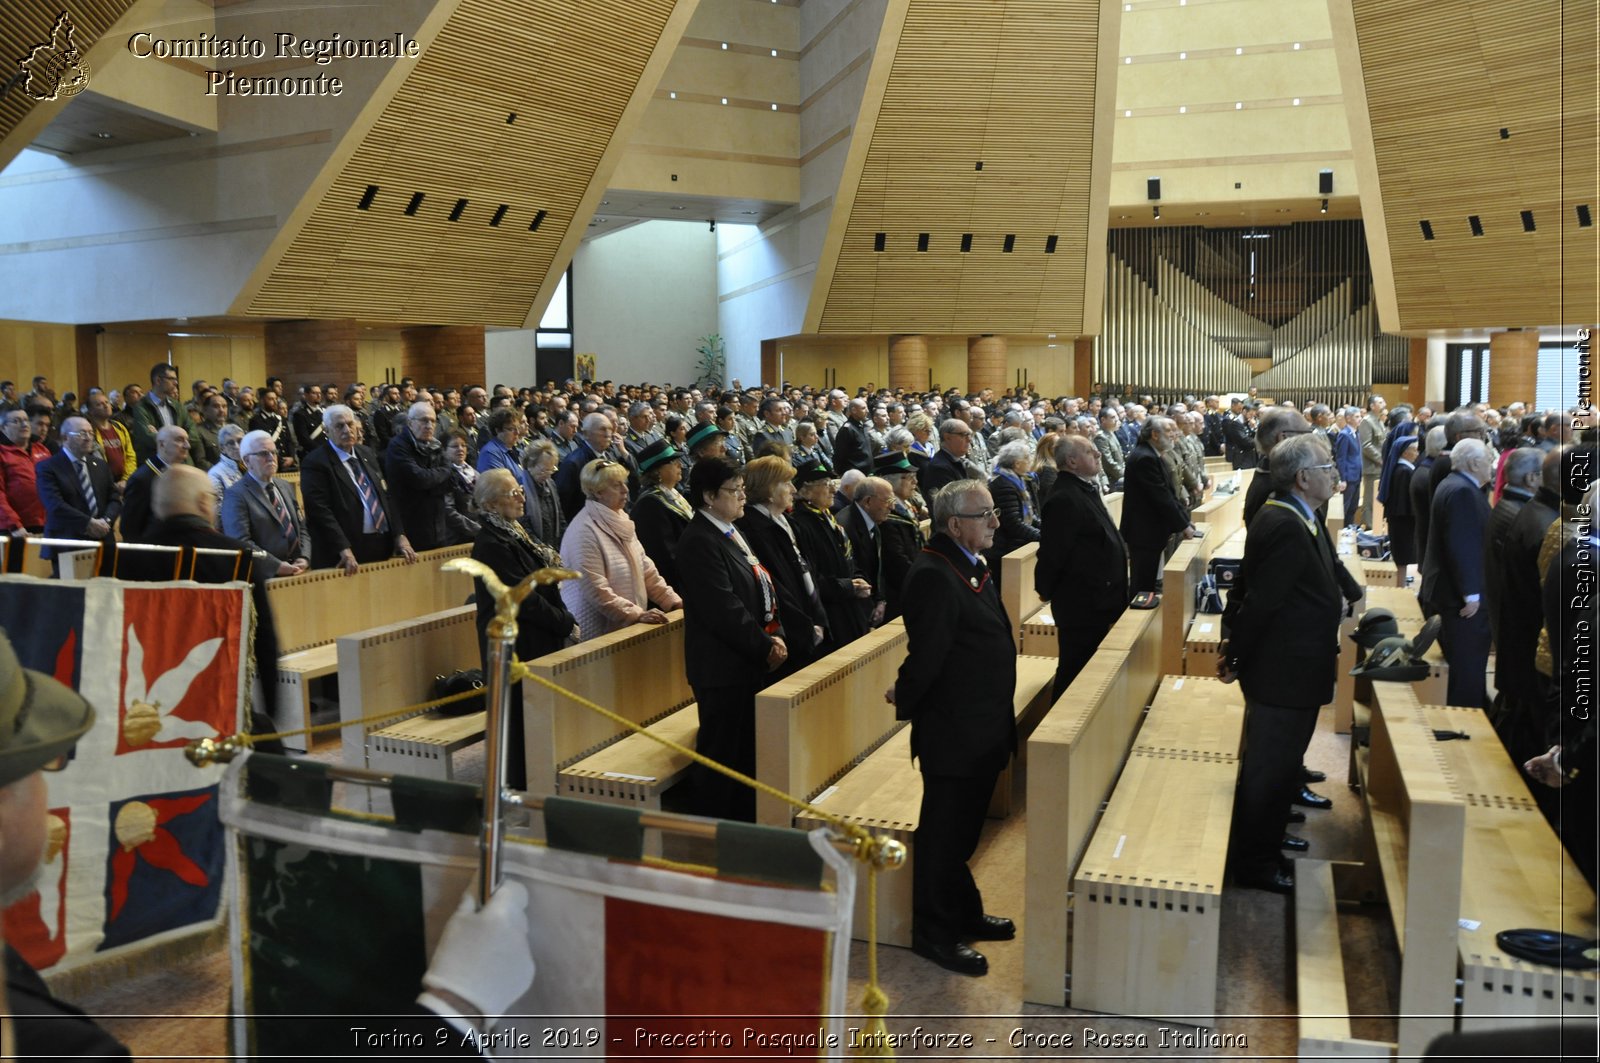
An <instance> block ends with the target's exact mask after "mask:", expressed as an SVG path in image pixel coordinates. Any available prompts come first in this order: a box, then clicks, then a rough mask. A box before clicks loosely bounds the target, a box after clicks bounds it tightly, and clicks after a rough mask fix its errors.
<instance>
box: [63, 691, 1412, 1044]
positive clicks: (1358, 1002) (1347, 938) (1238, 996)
mask: <svg viewBox="0 0 1600 1063" xmlns="http://www.w3.org/2000/svg"><path fill="white" fill-rule="evenodd" d="M1331 722H1332V716H1331V711H1330V710H1325V711H1324V713H1323V718H1322V721H1321V724H1322V727H1321V729H1320V730H1319V731H1318V733H1317V735H1316V737H1315V739H1314V740H1313V743H1312V747H1311V750H1310V752H1309V754H1308V756H1307V761H1308V763H1310V764H1311V765H1312V766H1313V767H1317V768H1320V769H1322V770H1323V771H1325V772H1327V774H1328V781H1327V782H1326V783H1324V784H1322V785H1321V786H1320V787H1319V789H1320V790H1321V791H1322V792H1324V793H1326V794H1328V795H1329V796H1331V797H1332V798H1333V799H1334V807H1333V809H1332V810H1330V811H1327V812H1316V811H1311V812H1309V813H1308V818H1309V822H1307V823H1306V824H1305V825H1304V828H1303V830H1302V833H1303V834H1304V836H1305V837H1306V838H1308V839H1310V840H1311V842H1312V848H1311V852H1310V855H1313V856H1316V857H1318V858H1323V859H1356V858H1357V857H1358V851H1359V850H1358V843H1359V837H1360V830H1361V819H1360V811H1359V805H1360V798H1359V797H1358V796H1357V795H1355V794H1354V793H1352V792H1351V791H1350V790H1349V789H1348V788H1347V787H1346V786H1345V785H1344V779H1345V771H1346V767H1345V766H1346V763H1347V760H1348V739H1347V738H1346V737H1343V736H1339V735H1335V734H1333V733H1332V732H1331V730H1330V729H1329V728H1330V725H1331ZM324 748H325V749H326V750H327V752H326V753H319V754H318V755H319V756H326V757H327V758H328V759H334V758H336V757H337V746H336V745H335V746H332V747H324ZM480 748H481V747H480ZM457 770H458V774H459V775H460V776H461V777H463V778H466V779H473V778H479V779H481V777H482V757H481V753H479V754H477V755H476V756H474V755H473V754H472V753H471V752H470V751H469V752H467V753H466V754H465V755H463V756H461V757H460V758H459V759H458V762H457ZM1018 774H1019V779H1018V804H1017V807H1016V809H1015V810H1014V811H1013V814H1012V816H1011V817H1010V818H1009V819H1007V820H1004V821H990V823H989V826H988V828H987V830H986V831H985V835H984V839H983V843H982V847H981V849H980V851H979V853H978V857H977V860H976V863H975V867H976V873H977V877H978V881H979V884H980V886H981V887H982V888H983V890H984V895H985V899H986V905H987V907H988V909H989V910H990V911H992V912H996V913H1001V914H1006V915H1011V916H1013V917H1015V918H1016V919H1017V921H1018V924H1019V932H1020V933H1021V934H1024V935H1025V934H1026V933H1027V926H1026V922H1025V920H1024V919H1023V918H1022V915H1023V910H1022V909H1023V881H1024V873H1023V857H1024V854H1023V848H1024V839H1025V835H1026V831H1025V826H1024V825H1025V823H1026V816H1027V810H1026V808H1025V807H1022V803H1023V802H1022V796H1023V794H1024V793H1025V786H1024V785H1023V780H1022V779H1021V777H1020V776H1021V773H1020V772H1019V773H1018ZM1175 814H1177V813H1176V812H1175ZM1291 918H1292V909H1291V898H1289V897H1283V896H1277V895H1273V894H1268V893H1260V892H1254V891H1249V890H1236V889H1231V888H1230V889H1228V890H1226V891H1225V892H1224V894H1223V907H1222V925H1221V948H1220V962H1219V982H1218V985H1219V988H1218V1002H1217V1005H1218V1012H1219V1019H1218V1022H1217V1025H1216V1027H1215V1033H1216V1034H1219V1035H1223V1037H1222V1038H1221V1040H1222V1041H1223V1042H1224V1044H1223V1046H1222V1047H1211V1046H1212V1045H1215V1044H1216V1043H1217V1042H1216V1041H1215V1040H1200V1041H1199V1043H1198V1044H1196V1043H1194V1041H1195V1040H1196V1038H1195V1035H1196V1034H1197V1033H1200V1034H1209V1031H1198V1030H1197V1028H1195V1027H1190V1026H1180V1025H1174V1024H1171V1023H1160V1022H1152V1021H1144V1020H1138V1019H1128V1018H1120V1017H1113V1016H1105V1015H1096V1014H1092V1013H1088V1012H1080V1011H1074V1010H1073V1009H1071V1008H1054V1007H1047V1006H1042V1005H1036V1004H1029V1003H1025V1002H1024V1001H1023V999H1022V955H1023V945H1022V941H1021V940H1020V939H1019V940H1017V941H1012V942H1004V943H997V944H989V945H986V946H984V947H983V951H984V952H985V953H986V954H987V955H988V957H989V961H990V971H989V974H988V975H987V976H986V977H983V978H967V977H963V976H960V975H956V974H951V973H948V972H946V971H944V970H942V969H940V968H938V967H936V966H934V965H933V964H931V963H929V962H928V961H926V960H923V959H921V958H919V957H917V956H915V955H914V954H912V953H911V952H910V951H909V950H906V949H899V948H891V947H880V949H879V950H878V964H879V973H880V982H881V984H882V986H883V988H884V989H885V991H886V992H887V994H888V996H889V999H890V1002H891V1003H890V1016H889V1019H888V1029H889V1030H890V1031H891V1033H900V1034H909V1033H910V1032H911V1031H912V1030H913V1029H915V1028H918V1027H920V1028H921V1029H922V1030H923V1031H927V1032H933V1033H939V1032H945V1033H954V1034H971V1035H972V1037H973V1039H974V1046H973V1047H972V1048H970V1049H963V1050H960V1051H956V1052H947V1051H945V1050H941V1049H933V1048H929V1047H927V1046H926V1045H925V1044H908V1043H902V1044H901V1045H900V1046H899V1047H898V1048H897V1049H896V1054H897V1055H899V1056H900V1057H902V1058H911V1057H919V1058H951V1059H955V1058H965V1059H974V1058H996V1057H1010V1056H1036V1057H1043V1058H1052V1057H1054V1058H1064V1057H1071V1058H1095V1057H1102V1056H1104V1057H1115V1056H1124V1057H1132V1056H1140V1057H1145V1058H1164V1057H1169V1056H1170V1057H1177V1056H1191V1055H1200V1056H1206V1055H1216V1056H1237V1057H1245V1056H1248V1057H1254V1058H1261V1057H1267V1056H1289V1057H1293V1056H1294V1055H1295V1053H1296V1023H1295V1013H1296V1008H1295V1000H1294V989H1293V960H1294V956H1293V935H1292V927H1291V923H1290V920H1291ZM1340 932H1341V937H1342V938H1343V941H1344V950H1345V956H1346V961H1347V962H1346V970H1347V983H1348V992H1349V996H1350V1004H1351V1011H1352V1012H1353V1013H1354V1014H1355V1015H1356V1016H1357V1018H1356V1019H1355V1029H1354V1031H1353V1032H1354V1033H1355V1035H1356V1036H1357V1037H1362V1038H1371V1039H1378V1040H1392V1039H1393V1038H1394V1036H1395V1032H1394V1025H1393V1021H1392V1020H1389V1019H1386V1018H1382V1017H1381V1016H1383V1015H1385V1014H1386V1013H1389V1012H1392V1010H1393V1008H1394V1003H1393V999H1394V986H1395V984H1396V981H1397V977H1398V957H1397V951H1396V948H1395V939H1394V935H1393V932H1392V930H1391V928H1390V925H1389V920H1388V916H1387V910H1386V909H1383V908H1372V909H1362V910H1358V911H1350V912H1345V913H1341V917H1340ZM866 973H867V949H866V946H865V945H864V944H862V943H860V942H857V943H855V945H854V946H853V948H852V952H851V964H850V987H849V993H848V997H847V999H848V1000H849V1001H850V1006H851V1008H852V1009H856V1008H859V1002H860V1000H861V997H862V991H863V990H864V988H865V985H866ZM541 976H543V972H542V974H541ZM1074 977H1075V978H1077V979H1080V980H1081V979H1086V978H1093V977H1094V972H1093V971H1080V972H1075V973H1074ZM231 982H232V977H231V971H230V965H229V962H228V957H227V954H226V950H225V949H219V950H217V951H216V952H214V953H211V954H210V955H207V956H205V957H202V958H201V959H200V960H199V961H198V962H195V963H193V964H192V965H191V966H189V967H188V968H187V969H185V970H183V971H180V972H160V973H151V974H147V975H144V976H142V977H138V978H132V979H128V980H126V981H123V982H121V983H120V984H117V985H110V986H104V987H100V988H98V989H93V990H90V991H88V992H87V994H86V995H80V996H79V997H78V999H77V1000H76V1003H78V1004H79V1005H80V1006H82V1007H83V1008H84V1009H85V1010H87V1011H89V1012H90V1013H92V1014H95V1015H98V1016H101V1017H102V1021H103V1022H104V1024H105V1025H106V1026H107V1027H109V1028H110V1029H111V1030H112V1031H113V1032H114V1033H115V1034H116V1035H117V1036H118V1037H120V1038H122V1039H123V1040H124V1041H125V1043H127V1044H128V1046H129V1047H130V1048H131V1049H132V1051H133V1053H134V1055H135V1056H137V1057H141V1058H148V1059H156V1058H174V1057H180V1056H181V1057H184V1058H188V1059H211V1058H221V1057H223V1056H224V1055H225V1054H226V1052H227V1032H226V1028H225V1023H224V1020H223V1018H222V1017H221V1016H223V1015H225V1014H226V1013H227V1011H228V1009H229V1007H230V999H231V998H230V992H231ZM1364 1016H1380V1017H1377V1018H1366V1017H1364ZM846 1025H847V1026H851V1025H860V1022H859V1012H857V1017H856V1018H850V1019H848V1020H847V1022H846ZM1063 1034H1071V1035H1072V1041H1071V1044H1072V1046H1073V1047H1071V1048H1059V1047H1048V1046H1046V1045H1045V1044H1042V1043H1041V1042H1044V1041H1046V1040H1047V1038H1051V1037H1053V1038H1055V1043H1056V1044H1060V1043H1061V1042H1062V1040H1063V1039H1062V1038H1061V1037H1060V1035H1063ZM1118 1035H1120V1038H1121V1039H1120V1044H1118ZM1183 1038H1188V1039H1190V1043H1187V1044H1185V1043H1184V1041H1183V1040H1182V1039H1183ZM1023 1041H1027V1042H1029V1043H1020V1044H1019V1042H1023ZM1086 1042H1089V1043H1087V1044H1086Z"/></svg>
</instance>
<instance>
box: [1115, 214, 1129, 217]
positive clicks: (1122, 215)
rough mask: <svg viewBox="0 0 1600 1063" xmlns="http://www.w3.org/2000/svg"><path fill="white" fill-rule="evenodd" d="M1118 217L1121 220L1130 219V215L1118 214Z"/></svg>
mask: <svg viewBox="0 0 1600 1063" xmlns="http://www.w3.org/2000/svg"><path fill="white" fill-rule="evenodd" d="M1117 217H1119V218H1126V217H1128V215H1126V214H1118V215H1117Z"/></svg>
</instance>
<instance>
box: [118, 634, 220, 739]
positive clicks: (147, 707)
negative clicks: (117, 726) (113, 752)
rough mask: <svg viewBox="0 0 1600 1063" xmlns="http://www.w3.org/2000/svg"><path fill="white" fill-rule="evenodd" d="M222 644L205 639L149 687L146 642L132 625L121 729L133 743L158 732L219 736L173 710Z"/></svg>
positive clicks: (190, 736)
mask: <svg viewBox="0 0 1600 1063" xmlns="http://www.w3.org/2000/svg"><path fill="white" fill-rule="evenodd" d="M221 648H222V639H220V638H214V639H206V640H205V641H204V642H202V643H200V644H198V645H197V646H195V647H194V648H193V649H191V650H190V651H189V653H188V654H187V655H186V656H185V657H184V659H183V662H182V663H181V664H179V665H178V667H176V668H174V669H172V670H171V671H169V672H167V673H166V674H165V675H162V676H159V677H158V678H157V679H156V681H155V682H154V683H151V684H150V689H149V690H146V689H145V679H144V646H143V645H141V644H140V642H139V633H138V632H137V631H135V630H134V629H133V627H132V626H131V625H130V626H129V628H128V685H127V686H126V687H125V688H124V689H123V692H122V703H123V704H124V705H126V706H127V707H128V711H127V715H126V718H125V719H124V721H123V728H122V733H123V737H124V738H125V739H126V740H127V742H128V744H129V745H130V746H142V745H146V744H148V743H149V742H151V741H152V740H154V738H155V737H156V735H157V734H159V735H160V736H161V740H162V741H163V742H171V741H175V740H177V739H195V738H214V737H216V735H217V730H216V728H214V727H212V726H211V725H210V724H208V723H204V722H202V721H199V720H185V719H183V718H182V717H179V716H174V715H173V714H172V710H173V709H175V708H177V707H178V705H179V704H181V703H182V702H183V698H184V695H185V694H187V693H188V691H189V684H191V683H193V682H194V679H195V676H197V675H199V674H200V673H201V672H203V671H205V670H206V668H207V667H208V666H209V665H210V664H211V662H212V661H213V660H214V659H215V658H216V656H217V651H218V650H220V649H221ZM136 721H138V722H136ZM150 723H155V725H156V726H155V729H154V730H151V729H150V727H149V724H150ZM130 724H132V725H133V726H130Z"/></svg>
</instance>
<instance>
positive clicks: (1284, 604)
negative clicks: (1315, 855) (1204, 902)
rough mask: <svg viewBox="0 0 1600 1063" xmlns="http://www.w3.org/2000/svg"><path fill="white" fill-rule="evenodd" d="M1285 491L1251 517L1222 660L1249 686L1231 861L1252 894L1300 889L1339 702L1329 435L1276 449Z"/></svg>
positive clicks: (1338, 589) (1334, 478)
mask: <svg viewBox="0 0 1600 1063" xmlns="http://www.w3.org/2000/svg"><path fill="white" fill-rule="evenodd" d="M1272 481H1273V484H1274V485H1275V486H1276V488H1277V490H1276V494H1275V495H1274V497H1272V498H1270V499H1268V500H1267V502H1266V504H1265V505H1263V506H1262V507H1261V512H1260V513H1258V514H1257V515H1256V518H1255V520H1253V521H1251V522H1250V529H1249V531H1248V533H1247V537H1246V539H1245V548H1244V561H1243V565H1242V571H1241V580H1242V584H1241V585H1238V586H1236V587H1235V588H1234V590H1233V591H1232V593H1230V594H1229V596H1228V609H1227V612H1225V613H1224V614H1223V618H1222V631H1223V643H1222V645H1221V647H1220V654H1219V658H1218V664H1217V672H1218V675H1219V676H1220V677H1221V678H1222V680H1223V681H1224V682H1232V681H1234V680H1235V679H1237V680H1238V681H1239V684H1240V686H1241V687H1243V689H1244V698H1245V757H1244V762H1243V763H1242V764H1241V765H1240V771H1239V785H1238V787H1237V789H1236V790H1235V791H1234V805H1233V809H1234V811H1233V822H1234V825H1233V832H1232V852H1231V860H1230V862H1231V864H1232V866H1233V872H1234V881H1235V882H1236V883H1237V884H1238V885H1240V886H1244V887H1246V888H1249V889H1264V890H1270V891H1272V892H1275V893H1288V892H1290V891H1291V890H1293V889H1294V874H1293V872H1292V870H1291V866H1290V864H1289V862H1288V861H1287V860H1285V859H1284V858H1283V856H1282V854H1281V853H1280V851H1279V850H1280V848H1290V849H1294V850H1297V851H1299V850H1304V849H1305V848H1307V843H1306V842H1305V841H1304V840H1303V839H1300V838H1295V837H1292V836H1290V835H1287V834H1286V833H1285V831H1284V828H1285V827H1286V826H1287V824H1288V822H1289V813H1290V803H1291V802H1292V800H1293V799H1294V797H1295V795H1296V794H1297V793H1298V792H1299V790H1300V787H1301V775H1300V770H1301V760H1302V758H1303V757H1304V755H1305V751H1306V747H1307V746H1308V745H1309V744H1310V742H1311V735H1312V733H1313V732H1314V731H1315V730H1316V726H1317V711H1318V709H1320V708H1321V707H1322V706H1323V705H1325V704H1327V703H1328V702H1330V701H1332V700H1333V688H1334V682H1335V677H1336V672H1337V668H1338V661H1339V621H1340V618H1341V616H1342V614H1343V612H1344V602H1345V596H1344V593H1343V589H1342V588H1343V583H1344V581H1343V580H1341V578H1340V575H1339V569H1341V568H1342V567H1343V566H1342V565H1341V564H1340V562H1339V559H1338V556H1337V554H1336V552H1335V547H1334V543H1333V541H1332V538H1331V537H1330V536H1329V535H1328V533H1327V529H1326V528H1323V527H1322V525H1321V522H1319V521H1318V520H1317V516H1316V511H1317V507H1319V506H1321V505H1323V504H1324V503H1326V502H1327V501H1328V499H1329V498H1331V497H1333V493H1334V491H1335V490H1337V488H1338V486H1339V476H1338V469H1337V467H1336V466H1335V465H1334V461H1333V453H1332V451H1331V449H1330V448H1329V446H1328V441H1327V438H1326V437H1325V436H1322V435H1320V434H1312V435H1305V436H1296V437H1294V438H1292V439H1288V440H1285V441H1284V442H1282V443H1280V444H1278V446H1277V447H1275V448H1274V449H1273V452H1272Z"/></svg>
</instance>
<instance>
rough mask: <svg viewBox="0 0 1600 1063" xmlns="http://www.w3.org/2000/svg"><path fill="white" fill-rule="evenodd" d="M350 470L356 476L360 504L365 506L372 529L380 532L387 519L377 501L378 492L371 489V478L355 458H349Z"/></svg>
mask: <svg viewBox="0 0 1600 1063" xmlns="http://www.w3.org/2000/svg"><path fill="white" fill-rule="evenodd" d="M350 471H351V472H353V473H354V474H355V477H356V490H358V491H360V492H361V504H362V505H363V506H365V507H366V510H367V515H368V516H370V517H371V518H372V530H373V531H374V532H375V533H377V534H380V535H381V534H382V533H383V532H385V531H387V530H388V528H389V521H388V519H387V518H386V517H385V516H384V515H383V506H382V504H381V503H379V501H378V492H377V491H376V490H374V489H373V486H372V480H371V479H370V478H369V477H368V476H367V471H366V470H365V469H363V468H362V467H361V463H360V462H359V461H357V460H356V459H355V458H353V457H352V458H351V459H350Z"/></svg>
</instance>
